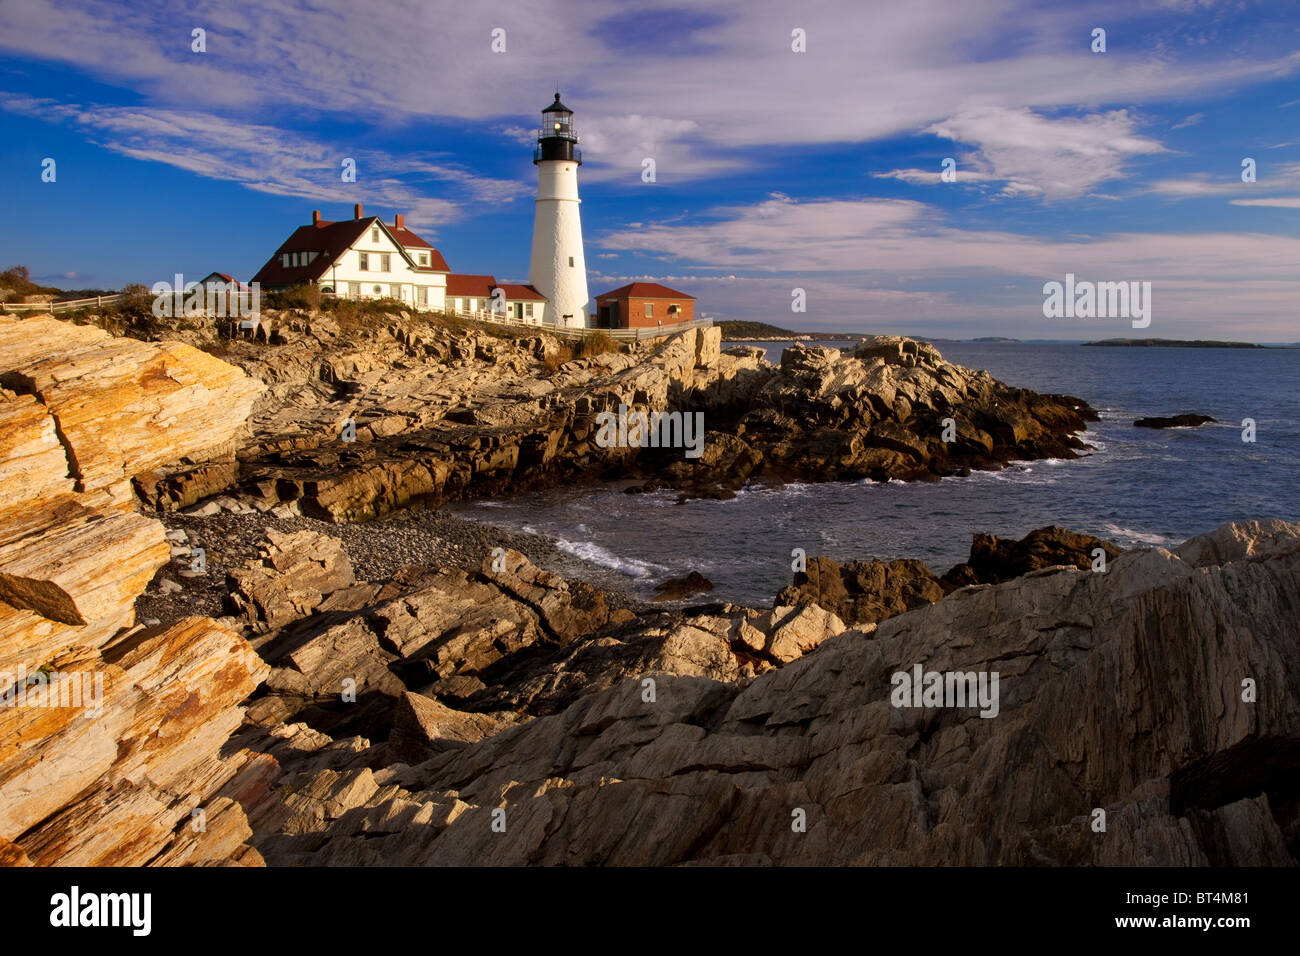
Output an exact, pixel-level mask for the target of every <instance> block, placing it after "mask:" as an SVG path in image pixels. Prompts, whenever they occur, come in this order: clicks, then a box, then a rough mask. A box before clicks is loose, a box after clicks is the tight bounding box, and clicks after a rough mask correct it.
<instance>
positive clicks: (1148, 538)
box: [1102, 521, 1169, 545]
mask: <svg viewBox="0 0 1300 956" xmlns="http://www.w3.org/2000/svg"><path fill="white" fill-rule="evenodd" d="M1102 527H1103V528H1104V529H1105V531H1106V534H1107V535H1108V536H1110V537H1112V538H1119V539H1121V540H1123V541H1131V542H1133V543H1135V544H1151V545H1163V544H1168V543H1169V537H1168V536H1167V535H1163V534H1153V533H1150V532H1143V531H1134V530H1133V529H1132V528H1124V527H1121V526H1120V525H1117V524H1115V522H1113V521H1107V522H1106V523H1105V524H1104V525H1102Z"/></svg>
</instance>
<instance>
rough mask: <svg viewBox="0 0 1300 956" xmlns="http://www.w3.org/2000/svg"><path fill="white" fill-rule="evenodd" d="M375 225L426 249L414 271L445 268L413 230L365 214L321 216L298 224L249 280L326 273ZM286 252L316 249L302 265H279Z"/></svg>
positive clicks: (287, 281) (310, 278)
mask: <svg viewBox="0 0 1300 956" xmlns="http://www.w3.org/2000/svg"><path fill="white" fill-rule="evenodd" d="M376 224H378V225H380V226H383V227H384V229H385V230H387V231H388V233H389V234H390V235H391V236H392V237H393V239H394V240H395V241H396V242H397V243H398V244H399V245H402V246H408V245H409V246H422V247H427V248H428V249H429V265H427V266H417V267H416V271H417V272H447V271H448V269H447V262H446V260H445V259H443V257H442V255H441V254H440V253H439V252H438V250H437V249H434V248H433V247H432V246H430V245H429V244H428V243H427V242H425V241H424V240H423V239H421V238H420V237H419V236H417V235H416V234H415V233H413V232H411V231H410V230H409V229H397V228H396V227H394V226H389V225H386V224H385V223H384V221H383V220H382V219H380V218H379V217H378V216H368V217H366V218H364V219H344V220H342V221H340V222H328V221H326V220H324V219H322V220H320V221H319V222H317V223H316V224H314V225H309V226H299V227H298V228H297V229H295V230H294V231H293V235H291V236H290V237H289V238H288V239H286V240H285V241H284V243H283V244H282V245H281V246H280V248H279V249H277V250H275V255H273V256H271V258H270V259H269V260H268V261H267V263H266V265H264V266H262V268H260V269H258V270H257V275H255V276H253V281H254V282H260V283H262V284H263V285H272V286H274V285H292V284H294V283H295V282H314V281H316V280H317V279H320V278H322V277H323V276H324V275H325V274H326V273H327V272H329V268H330V266H331V265H333V264H334V262H335V260H337V259H338V257H339V256H341V255H342V254H343V253H344V252H346V251H347V250H348V249H350V248H351V247H352V244H353V243H354V242H356V241H357V240H358V239H360V238H361V237H362V236H363V235H365V232H366V230H367V229H369V228H371V226H373V225H376ZM408 240H414V241H408ZM286 252H316V253H319V255H318V256H316V258H315V259H313V260H312V261H311V262H310V263H308V264H307V265H305V266H289V267H288V268H286V267H285V266H283V265H281V262H282V260H281V258H280V257H281V255H283V254H284V253H286ZM408 255H409V253H408ZM417 261H418V260H417Z"/></svg>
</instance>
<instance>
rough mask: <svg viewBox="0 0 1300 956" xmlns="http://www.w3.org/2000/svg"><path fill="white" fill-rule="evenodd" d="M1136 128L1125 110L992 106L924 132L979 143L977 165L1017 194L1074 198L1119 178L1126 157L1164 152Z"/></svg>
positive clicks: (961, 113) (959, 115)
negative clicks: (1072, 112)
mask: <svg viewBox="0 0 1300 956" xmlns="http://www.w3.org/2000/svg"><path fill="white" fill-rule="evenodd" d="M1136 130H1137V121H1136V119H1135V118H1134V117H1133V116H1131V115H1130V114H1129V113H1128V111H1127V110H1114V111H1111V112H1107V113H1092V114H1087V115H1083V116H1065V117H1059V118H1049V117H1046V116H1041V115H1039V114H1037V113H1035V112H1033V111H1032V110H1030V109H1024V108H1021V109H1008V108H1005V107H995V106H988V107H974V108H970V109H965V110H961V111H959V112H958V113H956V114H954V115H953V116H951V117H949V118H948V119H946V120H943V121H942V122H939V123H935V124H934V125H932V126H930V127H929V128H928V129H927V130H926V132H928V133H933V134H935V135H936V136H942V137H944V138H946V139H951V140H954V141H956V142H960V143H967V144H971V145H974V146H975V147H977V150H978V152H977V154H976V163H977V165H979V166H982V167H984V168H987V170H988V175H989V176H990V177H991V178H993V179H998V180H1002V181H1004V182H1006V183H1007V184H1008V187H1009V189H1011V191H1012V192H1014V193H1024V192H1028V191H1034V192H1039V193H1041V194H1042V195H1043V196H1044V197H1045V198H1047V199H1071V198H1075V197H1077V196H1082V195H1084V194H1086V193H1088V192H1089V191H1091V190H1092V188H1093V187H1094V186H1096V185H1097V184H1098V183H1101V182H1105V181H1106V180H1110V179H1118V178H1120V177H1121V176H1122V175H1123V164H1124V161H1125V160H1126V159H1129V158H1131V157H1133V156H1139V155H1149V154H1152V153H1158V152H1162V151H1163V150H1164V147H1163V146H1161V145H1160V144H1159V143H1158V142H1156V141H1155V140H1153V139H1150V138H1148V137H1145V136H1141V135H1139V134H1138V133H1137V131H1136ZM959 178H960V176H959Z"/></svg>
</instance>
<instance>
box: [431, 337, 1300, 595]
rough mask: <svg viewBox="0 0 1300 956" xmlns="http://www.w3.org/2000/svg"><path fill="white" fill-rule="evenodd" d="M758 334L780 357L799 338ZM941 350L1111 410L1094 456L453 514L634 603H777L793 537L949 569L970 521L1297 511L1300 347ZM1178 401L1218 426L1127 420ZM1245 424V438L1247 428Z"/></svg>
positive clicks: (562, 497) (1100, 526)
mask: <svg viewBox="0 0 1300 956" xmlns="http://www.w3.org/2000/svg"><path fill="white" fill-rule="evenodd" d="M728 344H731V345H734V344H741V343H728ZM753 344H755V345H758V346H760V347H762V348H767V349H768V355H767V357H768V360H769V361H774V362H779V360H780V352H781V350H782V349H783V347H784V346H785V345H788V344H789V343H771V342H757V343H753ZM828 344H829V343H828ZM937 347H938V348H939V351H940V352H941V353H942V354H943V356H944V358H945V359H947V360H949V361H951V362H955V363H957V364H959V365H965V366H967V367H970V368H982V369H987V370H988V371H989V372H991V373H992V374H993V375H994V376H995V377H996V378H998V379H1001V380H1002V381H1004V382H1006V383H1008V384H1010V385H1017V386H1024V387H1028V388H1032V389H1034V390H1036V391H1040V392H1064V393H1067V394H1070V395H1076V396H1078V397H1080V398H1083V399H1085V400H1086V401H1088V402H1089V403H1090V404H1091V405H1092V406H1093V407H1094V408H1096V409H1097V410H1098V412H1100V414H1101V418H1102V420H1101V421H1100V422H1097V423H1094V424H1090V426H1089V428H1088V431H1087V432H1085V433H1083V436H1082V437H1083V439H1084V440H1085V441H1086V442H1088V443H1089V444H1091V445H1093V446H1094V449H1093V451H1092V452H1090V453H1089V454H1088V455H1087V457H1085V458H1080V459H1074V460H1068V461H1063V460H1047V461H1037V462H1023V463H1016V464H1013V465H1011V466H1010V467H1008V468H1007V469H1006V470H1004V471H1000V472H976V473H974V474H972V475H971V476H970V477H968V478H945V479H943V480H942V481H939V482H936V483H932V484H922V483H911V484H908V483H903V482H895V481H891V482H887V483H883V484H881V483H873V482H849V483H823V484H793V485H785V486H775V485H768V484H764V483H762V482H759V483H757V484H751V485H750V486H748V487H746V488H745V489H743V490H742V491H741V492H740V493H739V494H738V495H737V496H736V497H735V498H734V499H732V500H729V501H689V502H686V503H684V504H677V495H676V493H673V492H662V493H657V494H651V495H628V494H624V493H623V492H622V491H621V490H620V489H619V488H618V487H600V488H562V489H554V490H551V491H548V492H544V493H541V494H533V495H528V496H526V497H520V498H515V499H494V500H481V501H475V502H469V503H466V504H464V505H460V506H457V507H456V509H455V510H456V512H457V513H458V514H459V515H460V516H462V517H466V518H470V519H472V520H478V521H484V522H489V523H491V524H495V525H498V526H501V527H506V528H510V529H513V530H519V531H525V532H531V533H538V534H542V535H545V536H547V537H549V538H551V539H552V540H553V541H554V543H555V544H556V546H557V547H558V548H559V549H560V550H562V551H564V552H566V553H568V554H570V555H572V556H573V557H574V558H575V559H578V560H580V561H582V562H586V563H589V564H591V565H594V566H596V567H598V568H601V569H604V570H605V571H606V572H611V571H612V572H616V573H617V574H618V575H620V576H622V578H623V579H624V580H625V581H626V583H627V585H628V586H629V589H630V590H631V591H632V592H633V593H635V594H637V595H638V596H641V597H648V596H650V594H651V593H652V591H653V586H654V585H655V584H656V583H658V582H659V581H662V580H663V579H665V578H668V577H674V576H678V575H682V574H686V573H687V572H689V571H699V572H700V573H701V574H703V575H704V576H705V577H707V578H709V579H710V580H711V581H713V582H714V584H715V589H714V591H713V592H712V593H711V594H710V595H708V599H710V600H727V601H733V602H736V603H739V604H747V605H754V606H766V605H769V604H770V602H771V600H772V597H773V596H774V595H775V593H776V592H777V591H778V590H779V589H780V588H782V587H783V586H785V585H786V584H788V583H789V582H790V579H791V569H790V562H791V551H792V549H794V548H803V549H804V550H805V551H806V552H807V554H808V555H809V556H813V555H819V554H820V555H826V556H828V557H831V558H834V559H835V560H837V561H847V560H853V559H866V558H882V559H893V558H919V559H921V560H923V561H925V562H926V563H927V564H929V565H930V567H931V568H932V569H934V570H935V571H936V572H937V573H942V572H943V571H945V570H947V568H948V567H949V566H951V565H953V564H956V563H958V562H960V561H962V560H964V559H965V557H966V556H967V554H968V553H969V549H970V541H971V536H972V535H973V534H975V533H978V532H987V533H992V534H997V535H1001V536H1010V537H1017V538H1018V537H1021V536H1023V535H1024V534H1026V533H1027V532H1029V531H1032V530H1033V529H1034V528H1039V527H1042V526H1044V525H1050V524H1057V525H1063V526H1065V527H1067V528H1071V529H1072V530H1075V531H1081V532H1086V533H1088V534H1094V535H1097V536H1099V537H1102V538H1106V539H1108V540H1111V541H1114V542H1115V543H1116V544H1118V545H1120V546H1121V547H1133V546H1149V545H1172V544H1176V543H1178V542H1180V541H1182V540H1184V539H1185V538H1187V537H1190V536H1191V535H1194V534H1198V533H1201V532H1204V531H1209V530H1210V529H1212V528H1214V527H1217V526H1218V525H1220V524H1222V523H1223V522H1225V521H1232V520H1244V519H1250V518H1284V519H1287V520H1291V521H1297V520H1300V465H1298V464H1297V459H1296V456H1297V452H1300V349H1267V350H1249V349H1242V350H1237V349H1175V348H1089V347H1084V346H1081V345H1056V344H1043V345H1039V344H1019V343H995V344H994V343H988V344H986V343H939V344H938V345H937ZM1180 412H1199V413H1202V414H1205V415H1210V416H1213V417H1214V418H1216V419H1218V423H1217V424H1209V425H1203V426H1201V427H1200V428H1183V429H1169V430H1152V429H1146V428H1135V427H1134V426H1133V421H1134V419H1137V418H1141V417H1144V416H1152V415H1161V416H1167V415H1174V414H1177V413H1180ZM1247 418H1250V419H1253V420H1254V422H1255V428H1256V436H1255V437H1256V440H1255V441H1254V442H1253V443H1247V442H1244V441H1243V440H1242V433H1243V425H1242V421H1243V419H1247ZM706 424H707V423H706ZM701 599H704V597H703V596H702V597H701Z"/></svg>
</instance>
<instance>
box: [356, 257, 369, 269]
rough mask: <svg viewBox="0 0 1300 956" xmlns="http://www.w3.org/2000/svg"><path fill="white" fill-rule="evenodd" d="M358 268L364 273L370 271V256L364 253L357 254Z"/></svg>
mask: <svg viewBox="0 0 1300 956" xmlns="http://www.w3.org/2000/svg"><path fill="white" fill-rule="evenodd" d="M357 268H358V269H360V270H361V271H362V272H369V271H370V256H369V255H367V254H366V253H364V252H358V253H357Z"/></svg>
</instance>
